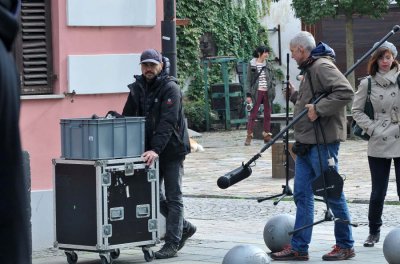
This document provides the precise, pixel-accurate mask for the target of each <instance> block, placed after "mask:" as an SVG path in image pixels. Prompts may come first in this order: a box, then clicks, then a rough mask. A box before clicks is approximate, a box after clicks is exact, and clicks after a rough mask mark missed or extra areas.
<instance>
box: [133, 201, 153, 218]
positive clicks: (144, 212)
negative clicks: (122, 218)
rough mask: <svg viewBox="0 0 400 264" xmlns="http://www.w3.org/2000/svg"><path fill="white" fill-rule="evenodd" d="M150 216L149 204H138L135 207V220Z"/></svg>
mask: <svg viewBox="0 0 400 264" xmlns="http://www.w3.org/2000/svg"><path fill="white" fill-rule="evenodd" d="M149 216H150V204H139V205H137V206H136V218H145V217H149Z"/></svg>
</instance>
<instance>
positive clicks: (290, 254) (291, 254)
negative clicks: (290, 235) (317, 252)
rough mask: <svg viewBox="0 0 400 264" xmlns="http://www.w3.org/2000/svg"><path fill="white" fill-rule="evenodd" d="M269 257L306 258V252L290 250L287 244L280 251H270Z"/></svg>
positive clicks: (285, 258) (279, 258)
mask: <svg viewBox="0 0 400 264" xmlns="http://www.w3.org/2000/svg"><path fill="white" fill-rule="evenodd" d="M271 258H272V259H273V260H308V253H307V252H298V251H295V250H292V247H291V246H290V245H287V246H286V247H285V248H284V249H283V250H282V251H280V252H276V253H272V254H271Z"/></svg>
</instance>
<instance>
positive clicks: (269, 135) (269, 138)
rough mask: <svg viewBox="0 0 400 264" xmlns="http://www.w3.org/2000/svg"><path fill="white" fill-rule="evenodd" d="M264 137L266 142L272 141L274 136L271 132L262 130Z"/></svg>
mask: <svg viewBox="0 0 400 264" xmlns="http://www.w3.org/2000/svg"><path fill="white" fill-rule="evenodd" d="M262 135H263V138H264V143H268V142H269V141H271V138H272V133H270V132H262Z"/></svg>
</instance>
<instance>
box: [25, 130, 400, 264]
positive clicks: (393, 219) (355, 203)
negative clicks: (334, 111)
mask: <svg viewBox="0 0 400 264" xmlns="http://www.w3.org/2000/svg"><path fill="white" fill-rule="evenodd" d="M244 138H245V131H243V130H235V131H229V132H212V133H203V135H202V137H201V138H199V139H198V142H199V143H200V144H202V145H203V147H204V148H205V151H204V152H196V153H192V154H190V155H189V156H188V157H187V159H186V161H185V177H184V179H183V185H184V203H185V215H186V218H188V219H189V220H190V221H191V222H193V223H194V224H196V225H197V227H198V231H197V233H196V234H195V235H194V236H193V237H192V238H191V239H189V240H188V242H187V244H186V246H185V247H184V248H183V249H182V250H181V251H180V252H179V255H178V257H176V258H172V259H167V260H154V261H153V262H154V263H179V264H187V263H199V264H217V263H222V260H223V258H224V256H225V254H226V253H227V252H228V251H229V249H231V248H232V247H234V246H235V245H238V244H252V245H256V246H258V247H260V248H261V249H263V250H265V251H266V252H269V249H268V248H267V247H266V246H265V244H264V240H263V229H264V226H265V223H266V222H267V221H268V219H269V218H271V217H272V216H274V215H276V214H281V213H288V214H292V215H295V210H296V207H295V205H294V203H293V201H292V199H291V197H287V199H285V200H284V201H281V202H279V203H278V204H277V205H276V206H274V205H273V200H267V201H264V202H262V203H258V202H257V200H256V198H259V197H267V196H271V195H276V194H280V193H282V187H281V185H282V184H285V179H284V178H276V177H272V162H271V161H272V155H271V149H267V150H266V151H265V152H264V153H263V154H262V157H261V158H260V159H258V160H257V162H256V166H255V167H253V168H252V169H253V173H252V175H251V176H250V177H249V178H247V179H245V180H243V181H242V182H239V183H237V184H236V185H234V186H232V187H230V188H228V189H225V190H221V189H219V188H218V186H217V185H216V182H217V179H218V177H220V176H222V175H223V174H225V173H227V172H229V171H231V170H233V169H235V168H237V167H238V166H240V164H241V163H242V162H247V161H248V160H249V159H250V158H251V157H253V156H254V155H255V154H256V153H257V152H259V151H260V149H261V148H262V147H263V146H264V145H263V143H262V141H261V140H254V141H253V144H252V145H251V146H248V147H245V146H243V142H244ZM366 149H367V144H366V142H364V141H359V140H349V141H347V142H345V143H343V144H342V145H341V150H340V159H339V163H340V164H339V165H340V173H342V174H345V175H346V181H345V187H344V190H345V194H346V196H347V198H348V200H349V201H350V203H349V209H350V212H351V214H352V218H353V221H354V222H357V223H358V224H359V227H357V228H353V236H354V239H355V241H356V243H355V250H356V257H355V258H353V259H351V260H348V261H342V262H341V263H386V260H385V258H384V256H383V251H382V246H383V241H384V238H385V236H386V234H387V233H388V232H389V231H390V230H392V229H393V228H395V227H397V226H399V224H400V223H399V217H400V206H399V205H385V208H384V213H383V223H384V226H383V228H382V231H381V241H380V242H379V243H378V244H376V245H375V247H373V248H364V247H363V246H362V243H363V241H364V239H365V238H366V237H367V235H368V226H367V222H368V221H367V214H368V204H367V202H368V199H369V193H370V179H369V169H368V163H367V157H366ZM387 201H392V202H398V201H399V198H398V196H397V192H396V186H395V180H394V171H393V170H392V172H391V179H390V182H389V190H388V194H387ZM397 204H398V203H397ZM324 209H325V205H324V204H323V203H320V202H317V203H316V208H315V221H317V220H321V219H322V218H323V217H324ZM334 243H335V242H334V236H333V222H332V221H328V222H323V223H321V224H319V225H316V226H315V227H314V232H313V239H312V243H311V245H310V252H309V253H310V261H308V263H325V262H323V261H322V259H321V257H322V255H323V254H325V253H327V252H328V251H330V250H331V247H332V246H333V245H334ZM160 245H161V244H159V245H157V246H156V247H154V248H153V250H157V249H158V248H159V247H160ZM77 253H78V256H79V260H78V263H83V264H95V263H101V261H100V258H99V256H98V254H96V253H90V252H77ZM39 263H40V264H50V263H51V264H61V263H67V261H66V257H65V256H64V255H63V252H62V251H59V250H56V249H47V250H42V251H38V252H34V254H33V264H39ZM113 263H114V264H128V263H129V264H131V263H146V261H145V260H144V258H143V253H142V251H141V249H140V248H121V255H120V257H119V258H118V259H117V260H115V261H114V262H113ZM276 263H291V262H276Z"/></svg>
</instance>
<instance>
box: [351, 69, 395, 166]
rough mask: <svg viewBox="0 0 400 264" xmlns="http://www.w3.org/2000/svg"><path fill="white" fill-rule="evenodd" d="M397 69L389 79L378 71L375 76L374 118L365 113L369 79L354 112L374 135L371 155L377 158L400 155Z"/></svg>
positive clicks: (369, 151)
mask: <svg viewBox="0 0 400 264" xmlns="http://www.w3.org/2000/svg"><path fill="white" fill-rule="evenodd" d="M398 74H399V72H398V69H397V68H394V69H392V70H391V71H390V72H388V73H387V74H386V75H385V78H384V77H383V76H382V75H381V74H380V73H377V74H376V75H375V76H372V77H371V102H372V106H373V107H374V120H371V119H369V117H368V116H367V115H366V114H365V113H364V105H365V101H366V98H367V90H368V78H365V79H363V80H362V81H361V83H360V85H359V87H358V90H357V92H356V94H355V97H354V102H353V107H352V114H353V119H354V120H355V121H356V122H357V124H358V125H359V126H360V127H361V128H362V129H364V131H366V133H367V134H368V135H370V137H371V138H370V139H369V142H368V156H371V157H377V158H396V157H400V127H399V125H400V90H399V86H398V84H397V81H396V80H397V76H398Z"/></svg>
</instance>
